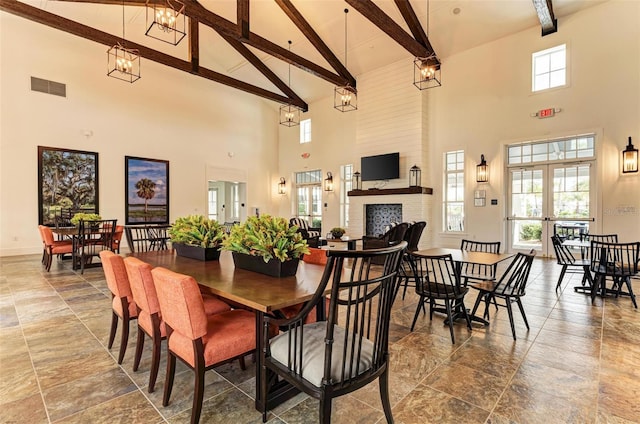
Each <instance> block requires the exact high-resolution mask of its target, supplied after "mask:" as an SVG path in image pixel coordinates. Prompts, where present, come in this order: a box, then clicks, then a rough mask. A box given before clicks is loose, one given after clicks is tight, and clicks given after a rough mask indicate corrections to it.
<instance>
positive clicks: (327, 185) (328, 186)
mask: <svg viewBox="0 0 640 424" xmlns="http://www.w3.org/2000/svg"><path fill="white" fill-rule="evenodd" d="M324 191H333V175H331V172H327V178H325V179H324Z"/></svg>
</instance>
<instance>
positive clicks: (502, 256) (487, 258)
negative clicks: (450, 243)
mask: <svg viewBox="0 0 640 424" xmlns="http://www.w3.org/2000/svg"><path fill="white" fill-rule="evenodd" d="M411 254H412V255H413V256H416V257H433V256H443V255H451V259H452V260H453V263H454V265H455V267H456V273H457V274H458V275H461V274H462V265H463V264H475V265H486V266H494V265H497V264H498V263H500V262H502V261H504V260H507V259H509V258H512V257H513V256H515V254H514V253H490V252H472V251H468V250H462V249H450V248H443V247H432V248H430V249H423V250H418V251H415V252H412V253H411ZM459 282H460V280H458V283H459ZM462 316H463V314H462V312H461V311H458V313H456V314H455V315H454V319H457V318H461V317H462ZM469 318H470V319H471V321H475V322H479V323H481V324H484V325H489V322H488V321H487V320H485V319H484V318H483V317H479V316H476V315H469Z"/></svg>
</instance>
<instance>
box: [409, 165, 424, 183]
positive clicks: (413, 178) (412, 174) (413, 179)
mask: <svg viewBox="0 0 640 424" xmlns="http://www.w3.org/2000/svg"><path fill="white" fill-rule="evenodd" d="M421 179H422V171H421V170H420V168H418V165H413V166H412V167H411V169H410V170H409V187H420V180H421Z"/></svg>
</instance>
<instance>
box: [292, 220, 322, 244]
mask: <svg viewBox="0 0 640 424" xmlns="http://www.w3.org/2000/svg"><path fill="white" fill-rule="evenodd" d="M289 225H295V226H297V227H298V232H299V233H301V234H302V238H304V239H305V240H306V241H307V244H308V245H309V247H319V246H320V228H314V227H310V226H309V223H308V222H307V220H306V219H304V218H299V217H294V218H291V219H290V220H289Z"/></svg>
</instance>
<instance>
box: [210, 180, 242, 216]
mask: <svg viewBox="0 0 640 424" xmlns="http://www.w3.org/2000/svg"><path fill="white" fill-rule="evenodd" d="M207 198H208V216H209V218H211V219H215V220H216V221H218V222H219V223H221V224H223V223H225V222H242V221H244V220H245V219H246V218H247V208H246V203H247V188H246V183H241V182H233V181H209V185H208V192H207Z"/></svg>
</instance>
